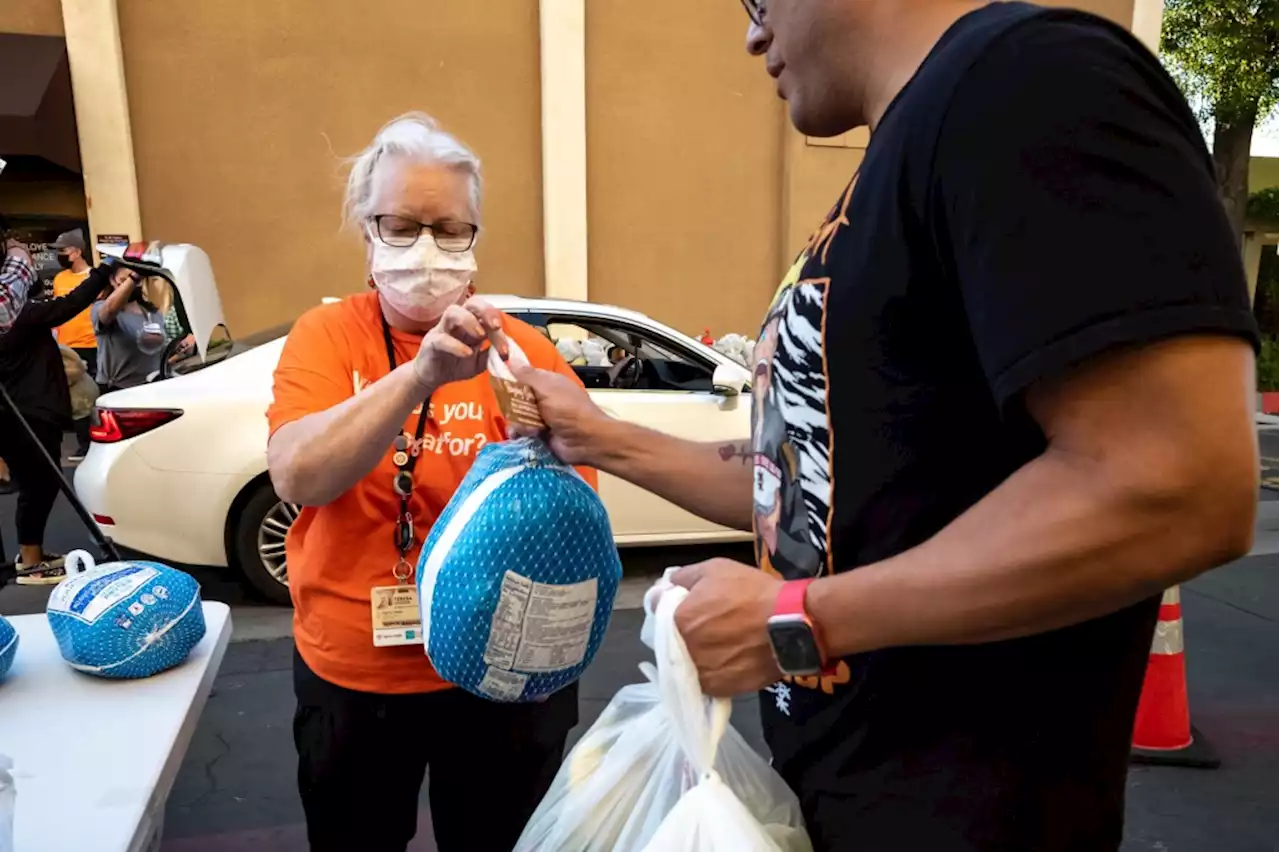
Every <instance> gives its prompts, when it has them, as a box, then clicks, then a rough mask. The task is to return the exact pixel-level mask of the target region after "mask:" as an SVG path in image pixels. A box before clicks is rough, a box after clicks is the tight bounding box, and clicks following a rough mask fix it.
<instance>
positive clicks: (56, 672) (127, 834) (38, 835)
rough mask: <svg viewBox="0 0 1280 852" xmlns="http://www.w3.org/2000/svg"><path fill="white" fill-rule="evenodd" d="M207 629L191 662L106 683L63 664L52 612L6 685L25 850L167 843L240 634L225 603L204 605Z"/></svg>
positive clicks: (24, 646) (36, 624)
mask: <svg viewBox="0 0 1280 852" xmlns="http://www.w3.org/2000/svg"><path fill="white" fill-rule="evenodd" d="M204 620H205V635H204V639H202V640H201V642H200V644H199V645H197V646H196V648H195V650H193V651H192V652H191V656H190V657H188V658H187V660H186V661H185V662H184V663H182V664H181V665H179V666H177V667H175V668H172V669H170V670H169V671H167V672H162V673H160V674H158V675H156V676H154V677H149V678H145V679H142V680H106V679H103V678H97V677H93V676H91V675H86V674H82V673H80V672H77V671H74V670H73V669H72V668H71V667H70V666H68V665H67V664H66V663H65V662H63V660H62V657H61V656H60V655H59V653H58V644H57V641H56V640H55V639H54V638H53V633H52V631H50V629H49V623H48V621H47V620H46V619H45V616H43V615H19V616H16V617H14V618H11V619H9V621H10V622H11V623H12V624H13V626H14V627H15V628H16V629H17V631H18V634H19V636H20V637H21V638H20V639H19V641H18V653H17V657H16V658H15V660H14V664H13V668H12V669H10V670H9V674H8V675H7V676H6V677H5V678H4V679H3V680H0V754H7V755H8V756H9V757H11V758H13V764H14V765H13V776H14V782H15V786H16V788H17V794H18V801H17V809H16V819H15V824H14V834H15V836H14V843H15V847H16V849H17V850H18V852H64V850H65V852H144V850H150V849H154V848H157V847H158V846H159V842H160V834H161V831H162V828H163V822H164V806H165V800H166V799H168V797H169V791H170V790H171V789H172V788H173V779H174V778H175V777H176V776H177V774H178V767H179V766H180V765H181V764H182V758H183V757H184V756H185V755H186V752H187V746H188V745H190V743H191V734H192V732H193V731H194V730H195V727H196V723H197V722H198V721H199V719H200V711H201V710H203V709H204V704H205V701H206V700H207V699H208V697H209V692H210V690H211V689H212V687H213V679H214V677H215V676H216V675H217V673H218V666H219V665H220V664H221V663H222V655H223V654H224V653H225V652H226V650H227V641H228V639H230V637H231V611H230V610H229V609H228V608H227V605H226V604H222V603H205V604H204Z"/></svg>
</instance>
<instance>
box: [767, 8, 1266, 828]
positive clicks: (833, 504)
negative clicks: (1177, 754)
mask: <svg viewBox="0 0 1280 852" xmlns="http://www.w3.org/2000/svg"><path fill="white" fill-rule="evenodd" d="M1195 332H1208V333H1222V334H1227V335H1236V336H1240V337H1243V338H1246V339H1250V340H1256V329H1255V327H1254V323H1253V319H1252V314H1251V311H1250V308H1249V300H1248V296H1247V295H1246V290H1245V284H1244V277H1243V272H1242V269H1241V263H1240V258H1239V254H1238V250H1237V248H1236V246H1235V243H1234V240H1233V238H1232V235H1231V233H1230V230H1229V227H1228V225H1227V222H1226V218H1225V216H1224V214H1223V211H1222V207H1221V204H1220V202H1219V201H1218V196H1217V192H1216V190H1215V187H1214V181H1213V176H1212V167H1211V163H1210V160H1209V157H1208V154H1207V151H1206V149H1205V144H1204V141H1203V139H1202V137H1201V136H1200V131H1199V128H1198V127H1197V126H1196V122H1195V120H1194V118H1193V116H1192V115H1191V113H1190V111H1189V110H1188V108H1187V106H1186V104H1185V102H1184V101H1183V99H1182V96H1181V95H1180V94H1179V92H1178V90H1177V89H1176V87H1175V86H1174V85H1173V83H1172V82H1171V81H1170V80H1169V78H1168V77H1167V76H1166V74H1165V72H1164V71H1163V69H1162V68H1161V67H1160V65H1159V62H1158V61H1157V60H1156V59H1155V58H1153V57H1152V56H1151V55H1150V53H1148V52H1147V50H1146V49H1145V48H1143V47H1142V46H1141V45H1140V44H1139V43H1138V42H1137V41H1135V40H1134V39H1133V38H1132V37H1131V36H1130V35H1129V34H1128V33H1125V32H1124V31H1123V30H1121V29H1119V28H1118V27H1115V26H1113V25H1111V24H1108V23H1106V22H1104V21H1102V20H1101V19H1099V18H1095V17H1092V16H1088V15H1085V14H1082V13H1078V12H1071V11H1065V10H1044V9H1039V8H1037V7H1034V6H1027V5H1023V4H1015V3H1008V4H1002V3H996V4H992V5H989V6H985V7H983V8H981V9H979V10H977V11H975V12H973V13H971V14H969V15H967V16H966V17H964V18H962V19H961V20H960V21H959V22H957V23H956V24H955V25H954V26H953V27H952V28H951V30H950V31H948V33H947V34H946V35H945V36H944V38H943V39H942V40H941V41H940V42H939V44H938V45H937V46H936V47H935V48H934V50H933V52H932V53H931V55H930V56H929V58H928V59H927V60H926V62H925V63H924V64H923V65H922V67H921V68H920V70H919V71H918V73H917V74H916V75H915V77H914V79H913V80H912V81H911V82H910V84H909V85H908V86H907V87H906V88H905V89H904V90H903V91H902V92H901V93H900V94H899V96H898V97H897V99H896V100H895V101H894V103H893V104H892V105H891V106H890V108H889V110H888V112H887V113H886V115H885V116H884V118H883V120H882V122H881V124H880V126H879V127H878V128H877V130H876V132H875V134H874V135H873V136H872V139H871V142H870V146H869V148H868V150H867V152H866V157H865V159H864V161H863V163H862V165H861V168H860V170H859V173H858V175H856V176H855V177H854V179H853V181H852V182H851V183H850V184H849V186H848V187H847V188H846V189H845V190H844V191H843V192H842V193H841V194H840V197H839V198H838V200H837V201H836V204H835V206H834V207H833V208H832V211H831V213H830V214H829V216H828V217H827V220H826V221H825V222H823V223H822V225H821V226H820V227H819V228H818V230H817V231H816V232H815V233H814V234H813V236H812V238H811V239H810V241H809V244H808V245H807V247H806V248H805V250H804V251H803V252H802V255H801V257H800V258H799V259H798V260H797V261H796V263H795V265H794V266H793V267H792V269H791V270H790V272H789V273H788V274H787V276H786V278H785V279H784V281H783V282H782V285H781V287H780V288H779V290H778V292H777V295H776V296H775V299H774V302H773V305H772V307H771V308H770V310H769V313H768V315H767V317H766V319H765V321H764V324H763V327H762V330H761V334H760V339H759V342H758V343H757V345H756V350H755V358H756V364H755V384H754V393H753V442H754V448H753V449H754V453H755V456H754V465H755V467H754V470H755V483H754V504H755V518H756V533H757V535H756V547H757V556H758V560H759V563H760V565H761V567H762V568H763V569H764V570H766V571H770V572H772V573H775V574H777V575H780V576H782V577H785V578H788V579H797V578H802V577H813V576H818V575H822V574H827V573H831V572H838V571H847V570H856V569H857V568H858V566H861V565H867V564H870V563H874V562H877V561H880V560H883V559H885V558H887V557H890V556H893V555H895V554H897V553H900V552H902V551H904V550H907V549H909V548H911V547H913V546H915V545H917V544H920V543H921V542H923V541H925V540H926V539H928V538H930V537H931V536H933V535H934V534H935V533H937V532H938V531H939V530H940V529H942V528H943V527H945V526H946V525H947V524H948V523H949V522H950V521H951V520H952V519H954V518H956V517H957V516H958V515H960V514H961V513H963V512H964V511H965V510H966V509H967V508H969V507H970V506H972V505H973V504H975V503H976V502H978V501H979V500H981V499H982V497H983V496H984V495H985V494H987V493H988V492H990V491H991V490H992V489H994V488H995V487H996V486H997V485H998V484H999V483H1000V482H1001V481H1002V480H1004V479H1005V478H1007V477H1008V476H1009V475H1010V474H1011V473H1012V472H1014V471H1015V470H1017V469H1018V468H1019V467H1021V466H1022V465H1024V464H1026V463H1027V462H1028V461H1029V460H1031V459H1033V458H1034V457H1035V456H1037V455H1038V454H1040V453H1041V452H1042V451H1043V449H1044V446H1045V440H1044V436H1043V434H1042V433H1041V431H1040V430H1039V428H1038V426H1037V425H1036V424H1035V422H1034V421H1033V420H1031V418H1030V417H1029V416H1028V414H1027V412H1026V410H1025V408H1024V406H1023V403H1022V396H1023V392H1024V391H1025V390H1026V389H1027V388H1028V387H1029V386H1031V385H1033V384H1034V383H1036V382H1038V381H1041V380H1044V379H1049V378H1052V377H1054V376H1057V375H1060V374H1062V373H1063V372H1065V371H1067V370H1069V369H1070V368H1071V367H1073V366H1074V365H1076V364H1078V363H1080V362H1082V361H1084V360H1086V359H1088V358H1090V357H1091V356H1094V355H1097V354H1098V353H1101V352H1104V351H1107V350H1111V349H1114V348H1117V347H1122V346H1127V345H1135V344H1143V343H1147V342H1151V341H1155V340H1158V339H1161V338H1166V337H1169V336H1172V335H1178V334H1183V333H1195ZM1157 606H1158V600H1155V599H1153V600H1149V601H1146V602H1144V603H1142V604H1139V605H1136V606H1133V607H1130V608H1128V609H1125V610H1123V611H1120V612H1117V613H1114V614H1112V615H1109V616H1106V617H1103V618H1098V619H1096V620H1093V621H1090V622H1087V623H1084V624H1079V625H1076V626H1073V627H1070V628H1066V629H1063V630H1057V631H1054V632H1051V633H1046V634H1043V635H1039V636H1033V637H1028V638H1024V639H1017V640H1012V641H1006V642H998V643H990V644H984V645H969V646H948V647H918V648H894V649H888V650H883V651H878V652H875V653H869V654H863V655H859V656H855V657H851V658H849V659H846V660H844V661H841V662H840V664H839V666H838V668H837V670H836V672H835V673H834V674H833V675H831V676H827V677H821V678H817V677H814V678H792V679H786V680H784V681H781V682H779V683H777V684H775V685H773V686H772V687H770V688H769V689H768V690H766V691H765V692H764V693H762V695H761V706H762V714H763V716H764V724H765V731H766V735H767V738H768V741H769V745H770V747H771V749H772V751H773V754H774V758H775V766H776V767H777V768H778V769H779V770H780V771H781V772H782V774H783V775H784V776H785V777H786V778H787V780H788V781H789V782H791V784H792V785H793V786H794V787H795V788H796V789H797V790H799V791H801V794H802V798H803V799H804V800H805V805H806V811H807V813H808V816H809V819H810V823H811V824H810V830H811V832H812V833H813V834H814V836H815V839H816V840H817V841H818V842H819V845H820V846H821V847H822V848H827V849H851V850H852V849H857V850H860V852H873V850H881V849H893V850H916V849H927V850H930V852H941V850H961V849H974V850H979V849H980V850H1014V849H1016V850H1023V849H1025V850H1037V852H1045V851H1046V850H1057V849H1064V850H1065V849H1073V850H1074V849H1089V850H1097V849H1107V848H1112V849H1114V848H1115V847H1116V846H1117V845H1118V844H1119V842H1120V832H1121V821H1122V815H1123V796H1124V779H1125V773H1126V767H1127V758H1128V749H1129V738H1130V734H1131V728H1132V722H1133V715H1134V712H1135V708H1136V705H1137V700H1138V695H1139V692H1140V688H1141V680H1142V676H1143V672H1144V670H1145V666H1146V660H1147V655H1148V651H1149V648H1150V642H1151V635H1152V629H1153V625H1154V622H1155V618H1156V612H1157Z"/></svg>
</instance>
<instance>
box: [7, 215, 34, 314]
mask: <svg viewBox="0 0 1280 852" xmlns="http://www.w3.org/2000/svg"><path fill="white" fill-rule="evenodd" d="M0 247H3V249H4V257H3V258H0V334H4V333H5V332H6V331H8V330H9V328H10V326H12V325H13V321H14V320H15V319H17V318H18V314H19V313H21V312H22V307H23V305H25V304H26V303H27V294H28V293H29V292H30V291H31V288H33V287H35V286H36V266H35V264H34V263H33V262H32V260H31V252H29V251H27V247H26V246H25V245H24V244H23V243H22V242H21V241H20V240H18V239H17V237H15V236H14V235H13V232H12V231H11V229H10V228H9V222H8V220H6V219H5V218H4V216H0Z"/></svg>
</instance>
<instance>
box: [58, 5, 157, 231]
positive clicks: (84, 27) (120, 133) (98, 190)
mask: <svg viewBox="0 0 1280 852" xmlns="http://www.w3.org/2000/svg"><path fill="white" fill-rule="evenodd" d="M62 22H63V27H64V30H65V34H66V40H67V59H68V64H69V66H70V69H71V90H72V95H73V98H74V100H75V105H76V129H77V132H78V134H79V136H80V162H81V165H82V167H83V170H84V194H85V205H86V207H88V210H89V230H90V231H92V232H93V237H94V238H95V239H96V238H97V236H98V235H100V234H127V235H128V236H129V238H130V239H131V240H141V239H142V214H141V212H140V210H139V207H138V177H137V172H136V170H135V167H134V161H133V131H132V129H131V127H130V124H129V97H128V92H127V91H126V89H125V81H124V56H123V52H122V50H121V47H120V22H119V20H118V18H117V17H116V0H62Z"/></svg>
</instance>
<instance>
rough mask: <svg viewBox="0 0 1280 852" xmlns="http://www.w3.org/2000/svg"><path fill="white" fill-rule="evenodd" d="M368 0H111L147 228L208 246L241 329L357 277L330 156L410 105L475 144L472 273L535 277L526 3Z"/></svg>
mask: <svg viewBox="0 0 1280 852" xmlns="http://www.w3.org/2000/svg"><path fill="white" fill-rule="evenodd" d="M377 5H378V8H377V13H376V14H371V7H370V6H369V5H368V4H360V3H330V4H324V10H323V13H319V12H318V9H317V7H316V5H315V4H314V3H312V2H308V0H273V2H271V3H261V2H258V0H227V2H223V3H172V2H169V0H129V2H125V3H121V4H120V30H121V38H122V41H123V44H124V56H125V74H126V79H127V81H128V87H129V104H130V111H131V113H132V119H133V138H134V148H135V152H136V156H137V163H138V189H139V194H140V199H141V204H142V219H143V225H144V228H145V231H146V233H147V235H148V237H149V238H153V239H164V240H168V241H186V242H193V243H197V244H199V245H200V246H202V247H203V248H204V249H205V250H206V251H208V252H209V255H210V257H211V258H212V260H213V267H214V271H215V273H216V275H217V277H218V286H219V289H220V290H221V293H222V303H223V305H224V308H225V310H226V312H227V318H228V321H229V323H230V325H231V327H232V330H233V332H234V333H235V334H237V335H243V334H246V333H249V332H251V331H255V330H258V329H261V328H265V327H269V326H273V325H276V324H278V323H280V322H284V321H287V320H289V319H292V318H293V317H295V316H296V315H297V314H298V313H299V312H301V311H302V310H304V309H306V308H308V307H310V306H311V305H313V304H317V303H318V302H319V300H320V298H321V297H322V296H326V295H341V294H345V293H348V292H352V291H355V290H358V289H360V288H361V287H363V286H364V276H363V249H362V247H361V245H360V242H359V239H358V237H356V236H354V235H350V234H347V233H339V216H340V211H339V206H340V199H341V189H342V185H343V179H344V177H343V176H344V172H343V168H342V162H341V158H342V157H343V156H346V155H350V154H353V153H355V152H356V151H358V150H359V149H360V148H361V147H363V146H364V145H365V144H367V143H368V141H369V140H370V139H371V138H372V136H373V134H374V132H376V131H377V129H378V127H380V126H381V125H382V123H383V122H385V121H386V120H387V119H389V118H391V117H393V116H395V115H397V114H399V113H402V112H404V111H406V110H411V109H423V110H427V111H428V112H431V113H432V114H434V115H435V116H437V117H438V118H440V119H441V120H442V121H443V122H444V124H445V126H446V127H447V128H449V129H450V130H452V131H454V132H456V133H457V134H458V135H459V136H461V137H462V138H463V139H464V140H465V141H466V142H467V143H468V144H470V145H471V146H472V147H473V148H474V149H475V150H476V152H477V153H478V154H479V156H480V158H481V160H482V161H483V168H484V173H485V180H486V190H485V208H486V209H485V219H484V223H483V224H484V228H485V230H484V233H483V237H482V242H481V244H480V246H479V250H478V251H479V263H480V270H481V272H480V284H481V285H482V286H483V287H484V288H486V289H489V290H491V291H499V292H514V293H525V294H536V293H540V292H541V291H542V254H541V252H542V249H541V239H542V232H541V210H540V204H541V179H540V169H541V166H540V160H539V150H540V149H539V142H538V139H539V95H538V18H537V6H536V4H534V3H532V2H529V0H486V2H485V3H483V4H468V3H452V4H449V3H446V4H432V5H431V7H430V9H429V10H428V9H427V8H425V7H424V6H423V5H422V4H421V3H418V2H414V0H384V2H381V3H379V4H377ZM230 24H234V25H230Z"/></svg>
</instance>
